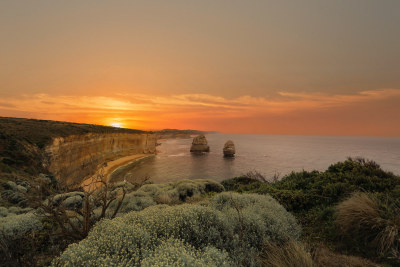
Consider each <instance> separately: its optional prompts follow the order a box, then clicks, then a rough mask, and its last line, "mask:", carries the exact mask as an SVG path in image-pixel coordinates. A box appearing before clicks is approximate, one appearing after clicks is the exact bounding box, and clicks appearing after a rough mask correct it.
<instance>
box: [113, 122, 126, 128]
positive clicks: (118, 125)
mask: <svg viewBox="0 0 400 267" xmlns="http://www.w3.org/2000/svg"><path fill="white" fill-rule="evenodd" d="M111 126H112V127H116V128H124V126H123V125H122V122H112V123H111Z"/></svg>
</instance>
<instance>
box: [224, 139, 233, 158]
mask: <svg viewBox="0 0 400 267" xmlns="http://www.w3.org/2000/svg"><path fill="white" fill-rule="evenodd" d="M223 152H224V157H234V156H235V144H234V143H233V142H232V141H231V140H229V141H227V142H226V143H225V145H224V149H223Z"/></svg>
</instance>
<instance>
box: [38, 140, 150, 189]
mask: <svg viewBox="0 0 400 267" xmlns="http://www.w3.org/2000/svg"><path fill="white" fill-rule="evenodd" d="M45 151H46V160H45V162H44V165H45V167H46V168H47V169H48V170H49V171H50V172H51V173H53V174H54V175H55V176H56V178H57V179H58V180H59V181H62V182H65V183H66V184H68V185H71V184H75V183H80V182H82V181H83V180H84V179H85V178H87V177H90V176H92V175H93V174H95V173H96V171H97V170H98V169H99V168H101V167H102V166H103V165H104V164H105V163H106V162H108V161H111V160H115V159H118V158H121V157H125V156H129V155H134V154H153V153H155V151H156V136H155V135H154V134H146V133H144V134H131V133H106V134H97V133H90V134H86V135H72V136H68V137H64V138H63V137H58V138H54V139H53V142H52V143H51V144H50V145H48V146H46V148H45Z"/></svg>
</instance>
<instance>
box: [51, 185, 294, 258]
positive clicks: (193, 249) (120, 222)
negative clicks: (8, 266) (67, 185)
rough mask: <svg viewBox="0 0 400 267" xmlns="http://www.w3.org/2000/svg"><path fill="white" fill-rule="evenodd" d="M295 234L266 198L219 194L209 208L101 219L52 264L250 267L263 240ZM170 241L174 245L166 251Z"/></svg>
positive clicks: (288, 219)
mask: <svg viewBox="0 0 400 267" xmlns="http://www.w3.org/2000/svg"><path fill="white" fill-rule="evenodd" d="M150 188H153V187H150ZM149 191H151V192H153V191H152V190H149ZM299 233H300V229H299V227H298V225H297V224H296V222H295V220H294V218H293V216H291V215H290V214H289V213H288V212H286V210H285V209H284V208H283V207H282V206H280V205H279V204H278V203H277V202H276V201H275V200H273V199H272V198H271V197H269V196H256V195H239V194H236V193H222V194H219V195H216V196H214V197H213V198H211V200H210V203H209V204H202V205H194V204H182V205H177V206H167V205H156V206H151V207H149V208H146V209H144V210H142V211H140V212H130V213H128V214H126V215H124V216H122V217H118V218H115V219H113V220H103V221H101V222H99V223H98V224H97V225H96V226H95V227H94V228H93V230H92V231H91V232H90V233H89V235H88V237H87V238H86V239H85V240H83V241H81V242H80V243H78V244H75V245H71V246H70V247H69V248H68V249H67V250H66V251H65V252H64V253H63V254H62V255H61V256H60V257H59V258H58V259H56V260H55V261H54V262H53V264H54V265H66V266H82V265H88V266H95V265H100V264H105V263H107V264H111V265H126V264H128V263H129V264H131V265H135V266H138V265H139V264H140V263H141V262H143V263H146V264H147V263H148V264H150V263H157V262H161V263H168V264H171V265H179V264H183V263H182V262H179V261H178V260H179V259H184V260H185V261H186V262H189V263H193V264H202V263H204V262H209V263H210V265H213V264H214V265H219V264H220V263H221V262H222V263H223V262H227V263H229V261H233V262H234V263H235V264H236V265H249V266H254V265H256V264H257V256H258V254H259V253H260V251H261V249H262V244H263V243H264V242H266V241H268V240H287V239H288V238H293V239H297V238H298V236H299ZM171 238H173V239H177V240H179V241H173V242H175V243H174V244H175V247H171V248H168V246H167V245H166V244H168V242H172V241H168V240H170V239H171ZM176 242H178V243H176ZM179 242H181V243H179ZM179 244H180V245H179ZM182 244H185V246H186V245H187V246H186V250H182V251H181V252H179V251H178V250H179V247H182ZM156 251H158V252H159V253H156ZM223 251H226V253H228V254H227V255H229V259H228V258H227V257H225V256H224V255H225V253H224V252H223ZM176 253H178V254H176ZM173 255H175V256H173ZM174 259H176V260H177V261H176V262H175V261H174ZM171 261H173V262H171ZM187 266H190V265H187Z"/></svg>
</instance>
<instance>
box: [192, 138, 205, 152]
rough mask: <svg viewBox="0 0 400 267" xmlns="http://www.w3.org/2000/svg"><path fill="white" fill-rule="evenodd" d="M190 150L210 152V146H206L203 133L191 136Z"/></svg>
mask: <svg viewBox="0 0 400 267" xmlns="http://www.w3.org/2000/svg"><path fill="white" fill-rule="evenodd" d="M190 152H210V147H209V146H208V143H207V139H206V137H205V136H204V134H201V135H199V136H196V137H195V138H193V142H192V146H191V147H190Z"/></svg>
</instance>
